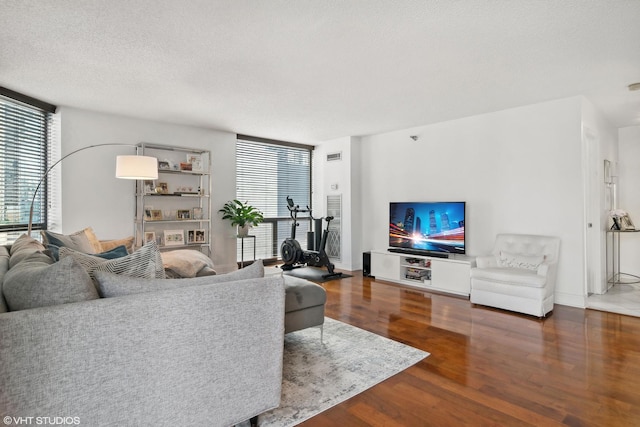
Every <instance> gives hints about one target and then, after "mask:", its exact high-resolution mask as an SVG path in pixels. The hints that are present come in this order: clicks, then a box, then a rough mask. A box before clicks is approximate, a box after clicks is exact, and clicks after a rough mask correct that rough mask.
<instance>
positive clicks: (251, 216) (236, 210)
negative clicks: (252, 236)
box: [218, 200, 264, 237]
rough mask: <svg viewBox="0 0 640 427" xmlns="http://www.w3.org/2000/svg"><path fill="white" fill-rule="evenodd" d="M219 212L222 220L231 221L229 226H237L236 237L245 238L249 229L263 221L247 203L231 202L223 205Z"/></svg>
mask: <svg viewBox="0 0 640 427" xmlns="http://www.w3.org/2000/svg"><path fill="white" fill-rule="evenodd" d="M218 212H221V213H222V214H223V215H222V219H228V220H230V221H231V226H232V227H233V226H234V225H237V226H238V237H246V236H247V235H248V234H249V227H255V226H257V225H259V224H260V223H262V222H263V221H264V216H263V214H262V212H260V211H259V210H258V209H256V208H255V207H253V206H251V205H249V202H244V203H242V202H241V201H239V200H231V201H228V202H227V203H225V204H224V206H223V207H222V209H220V210H219V211H218Z"/></svg>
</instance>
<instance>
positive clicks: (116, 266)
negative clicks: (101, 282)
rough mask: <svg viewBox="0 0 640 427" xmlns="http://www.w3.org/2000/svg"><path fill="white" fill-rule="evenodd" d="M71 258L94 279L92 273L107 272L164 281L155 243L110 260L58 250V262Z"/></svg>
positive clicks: (67, 250) (63, 248) (63, 249)
mask: <svg viewBox="0 0 640 427" xmlns="http://www.w3.org/2000/svg"><path fill="white" fill-rule="evenodd" d="M66 257H73V258H74V259H75V260H76V261H78V262H79V263H80V264H81V265H82V266H83V267H84V268H85V269H86V270H87V273H89V275H90V276H91V278H94V274H93V273H94V272H96V271H107V272H110V273H116V274H122V275H124V276H130V277H141V278H147V279H154V278H155V279H164V277H165V275H164V268H163V266H162V258H161V257H160V251H159V250H158V246H157V244H156V242H149V243H147V244H146V245H144V246H143V247H141V248H140V249H138V250H137V251H135V252H134V253H132V254H130V255H127V256H124V257H122V258H116V259H112V260H106V261H105V260H104V259H103V258H100V257H97V256H94V255H88V254H84V253H82V252H78V251H74V250H73V249H69V248H66V247H62V248H60V260H63V259H65V258H66Z"/></svg>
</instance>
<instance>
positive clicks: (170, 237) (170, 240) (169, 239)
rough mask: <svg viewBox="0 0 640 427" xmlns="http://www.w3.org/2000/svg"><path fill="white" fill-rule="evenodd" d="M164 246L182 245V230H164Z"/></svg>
mask: <svg viewBox="0 0 640 427" xmlns="http://www.w3.org/2000/svg"><path fill="white" fill-rule="evenodd" d="M164 245H165V246H180V245H184V230H164Z"/></svg>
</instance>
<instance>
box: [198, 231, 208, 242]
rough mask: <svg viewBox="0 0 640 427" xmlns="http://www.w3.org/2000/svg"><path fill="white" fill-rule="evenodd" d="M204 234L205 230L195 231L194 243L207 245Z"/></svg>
mask: <svg viewBox="0 0 640 427" xmlns="http://www.w3.org/2000/svg"><path fill="white" fill-rule="evenodd" d="M205 233H206V230H205V229H204V228H199V229H197V230H196V243H207V237H206V236H207V235H206V234H205Z"/></svg>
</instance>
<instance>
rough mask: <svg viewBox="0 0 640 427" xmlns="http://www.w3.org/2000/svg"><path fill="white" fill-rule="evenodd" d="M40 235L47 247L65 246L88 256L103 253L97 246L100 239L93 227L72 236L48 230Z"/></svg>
mask: <svg viewBox="0 0 640 427" xmlns="http://www.w3.org/2000/svg"><path fill="white" fill-rule="evenodd" d="M40 234H42V241H43V242H44V244H45V245H55V246H58V247H62V246H64V247H67V248H71V249H75V250H76V251H80V252H84V253H86V254H95V253H98V252H102V248H101V247H100V246H99V245H97V244H96V243H97V242H98V239H97V238H96V236H95V234H94V233H93V230H92V229H91V227H87V228H85V229H84V230H80V231H76V232H75V233H72V234H59V233H54V232H52V231H48V230H43V231H41V232H40Z"/></svg>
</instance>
